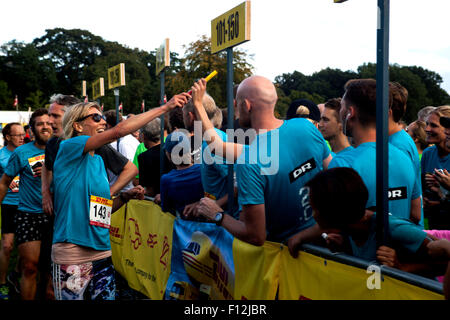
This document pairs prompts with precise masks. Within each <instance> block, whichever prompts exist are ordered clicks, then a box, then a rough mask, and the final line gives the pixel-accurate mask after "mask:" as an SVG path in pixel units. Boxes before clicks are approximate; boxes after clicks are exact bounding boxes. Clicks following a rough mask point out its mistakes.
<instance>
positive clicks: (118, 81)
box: [108, 63, 125, 89]
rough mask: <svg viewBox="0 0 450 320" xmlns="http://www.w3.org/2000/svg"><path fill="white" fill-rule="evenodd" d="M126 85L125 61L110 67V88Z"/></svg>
mask: <svg viewBox="0 0 450 320" xmlns="http://www.w3.org/2000/svg"><path fill="white" fill-rule="evenodd" d="M124 85H125V63H120V64H118V65H116V66H114V67H111V68H109V69H108V89H113V88H116V87H120V86H124Z"/></svg>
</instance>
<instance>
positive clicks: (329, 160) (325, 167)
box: [322, 154, 333, 170]
mask: <svg viewBox="0 0 450 320" xmlns="http://www.w3.org/2000/svg"><path fill="white" fill-rule="evenodd" d="M331 160H333V156H332V155H331V154H330V155H328V157H327V158H326V159H324V160H323V162H322V164H323V170H327V169H328V166H329V165H330V162H331Z"/></svg>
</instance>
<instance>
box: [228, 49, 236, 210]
mask: <svg viewBox="0 0 450 320" xmlns="http://www.w3.org/2000/svg"><path fill="white" fill-rule="evenodd" d="M233 77H234V75H233V47H229V48H227V108H228V126H227V129H234V96H233ZM228 132H232V131H231V130H230V131H228ZM232 137H233V135H228V136H227V140H228V141H230V142H232V141H231V139H232ZM233 206H234V166H233V164H228V213H229V214H232V213H233Z"/></svg>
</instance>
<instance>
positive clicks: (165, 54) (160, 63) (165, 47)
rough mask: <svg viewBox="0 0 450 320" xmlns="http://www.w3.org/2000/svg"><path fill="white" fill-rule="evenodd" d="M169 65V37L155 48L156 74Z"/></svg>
mask: <svg viewBox="0 0 450 320" xmlns="http://www.w3.org/2000/svg"><path fill="white" fill-rule="evenodd" d="M168 66H170V51H169V39H166V40H164V42H163V43H162V44H161V45H160V46H159V48H158V49H156V74H157V75H158V74H159V73H160V72H161V71H162V70H163V69H164V68H165V67H168Z"/></svg>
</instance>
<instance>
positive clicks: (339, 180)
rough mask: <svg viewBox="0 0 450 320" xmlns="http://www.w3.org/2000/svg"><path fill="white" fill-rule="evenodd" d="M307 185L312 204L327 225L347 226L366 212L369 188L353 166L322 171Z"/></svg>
mask: <svg viewBox="0 0 450 320" xmlns="http://www.w3.org/2000/svg"><path fill="white" fill-rule="evenodd" d="M306 186H307V187H309V190H310V191H309V192H310V193H309V201H310V205H311V207H312V208H313V210H315V211H316V213H317V214H318V215H319V217H320V219H319V220H320V221H324V222H325V223H326V226H327V227H330V228H338V229H345V228H346V227H347V226H348V225H350V224H353V223H356V222H358V221H359V220H361V218H362V217H363V216H364V214H365V208H366V204H367V199H368V198H369V192H368V190H367V187H366V186H365V184H364V182H363V180H362V178H361V176H360V175H359V174H358V172H356V171H355V170H354V169H352V168H346V167H339V168H332V169H328V170H325V171H321V172H319V173H318V174H317V175H316V176H314V178H312V179H311V180H310V181H308V182H307V183H306ZM324 200H325V201H324Z"/></svg>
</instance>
